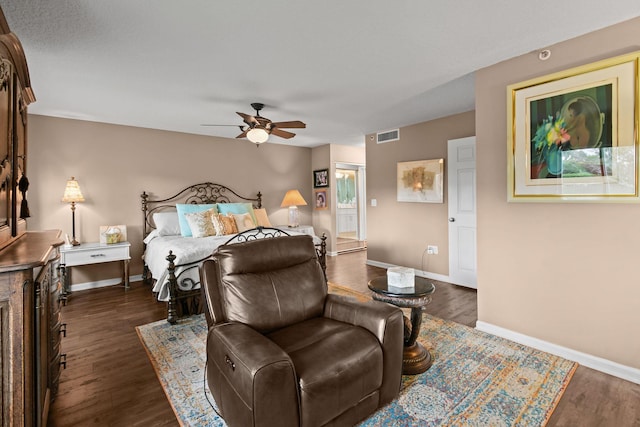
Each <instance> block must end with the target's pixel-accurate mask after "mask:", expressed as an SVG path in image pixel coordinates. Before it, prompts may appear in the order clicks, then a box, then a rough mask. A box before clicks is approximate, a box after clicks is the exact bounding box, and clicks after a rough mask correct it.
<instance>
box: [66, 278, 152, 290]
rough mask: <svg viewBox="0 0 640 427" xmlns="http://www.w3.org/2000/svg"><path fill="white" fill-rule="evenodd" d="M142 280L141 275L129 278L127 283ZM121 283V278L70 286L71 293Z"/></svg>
mask: <svg viewBox="0 0 640 427" xmlns="http://www.w3.org/2000/svg"><path fill="white" fill-rule="evenodd" d="M141 280H142V274H136V275H135V276H129V282H139V281H141ZM121 283H122V279H121V278H117V279H106V280H98V281H97V282H84V283H78V284H76V285H71V292H75V291H85V290H87V289H97V288H104V287H105V286H114V285H119V284H121Z"/></svg>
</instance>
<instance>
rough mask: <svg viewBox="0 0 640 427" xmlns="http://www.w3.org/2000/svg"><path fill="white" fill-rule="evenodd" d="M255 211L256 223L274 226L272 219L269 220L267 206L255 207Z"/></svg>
mask: <svg viewBox="0 0 640 427" xmlns="http://www.w3.org/2000/svg"><path fill="white" fill-rule="evenodd" d="M253 213H254V215H255V217H256V225H258V226H260V227H273V226H272V225H271V221H269V216H268V215H267V210H266V209H265V208H260V209H255V208H254V209H253Z"/></svg>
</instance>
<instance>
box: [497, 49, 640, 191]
mask: <svg viewBox="0 0 640 427" xmlns="http://www.w3.org/2000/svg"><path fill="white" fill-rule="evenodd" d="M638 58H639V53H634V54H630V55H624V56H621V57H616V58H612V59H608V60H604V61H600V62H597V63H593V64H588V65H585V66H582V67H578V68H574V69H570V70H566V71H563V72H560V73H555V74H552V75H549V76H544V77H541V78H538V79H534V80H529V81H526V82H522V83H518V84H514V85H511V86H509V87H508V88H507V105H508V107H507V109H508V180H509V181H508V191H509V194H508V200H509V201H510V202H520V201H523V202H554V201H555V202H601V201H611V202H624V201H627V202H637V201H640V200H639V194H638V135H637V132H636V130H635V126H636V123H637V120H638V111H637V105H638V87H637V84H638Z"/></svg>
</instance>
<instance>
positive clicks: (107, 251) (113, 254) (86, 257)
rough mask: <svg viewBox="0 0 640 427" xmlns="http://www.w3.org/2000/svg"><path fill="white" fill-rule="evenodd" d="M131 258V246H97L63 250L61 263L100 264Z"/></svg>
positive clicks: (68, 265)
mask: <svg viewBox="0 0 640 427" xmlns="http://www.w3.org/2000/svg"><path fill="white" fill-rule="evenodd" d="M128 259H129V246H120V245H118V246H97V247H93V248H91V249H87V250H74V251H69V252H66V253H65V252H63V253H62V256H61V263H62V264H64V265H65V266H66V267H73V266H76V265H87V264H98V263H101V262H110V261H123V260H128Z"/></svg>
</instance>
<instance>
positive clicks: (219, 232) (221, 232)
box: [211, 214, 238, 236]
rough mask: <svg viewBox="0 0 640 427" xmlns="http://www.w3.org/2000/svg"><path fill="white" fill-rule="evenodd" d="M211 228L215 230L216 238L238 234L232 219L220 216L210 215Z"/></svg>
mask: <svg viewBox="0 0 640 427" xmlns="http://www.w3.org/2000/svg"><path fill="white" fill-rule="evenodd" d="M211 222H212V223H213V228H215V230H216V236H226V235H227V234H235V233H237V232H238V227H236V221H235V220H234V219H233V217H229V216H226V215H222V214H215V215H211Z"/></svg>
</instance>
